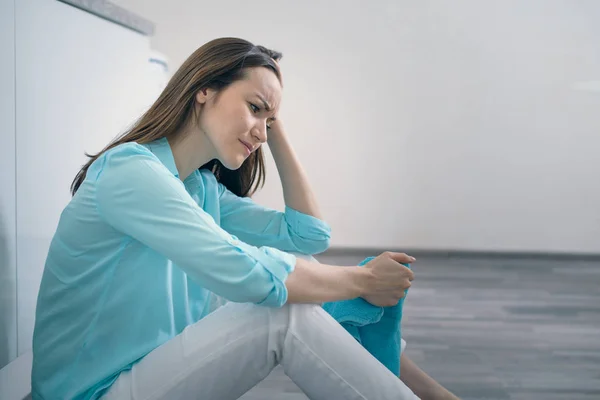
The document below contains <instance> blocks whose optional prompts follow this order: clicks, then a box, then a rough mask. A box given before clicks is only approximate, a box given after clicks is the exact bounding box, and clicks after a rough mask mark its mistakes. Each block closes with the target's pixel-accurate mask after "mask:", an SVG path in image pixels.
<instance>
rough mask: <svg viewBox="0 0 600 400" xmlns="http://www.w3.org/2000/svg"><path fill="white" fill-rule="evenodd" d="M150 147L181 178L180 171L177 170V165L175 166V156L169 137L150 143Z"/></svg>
mask: <svg viewBox="0 0 600 400" xmlns="http://www.w3.org/2000/svg"><path fill="white" fill-rule="evenodd" d="M148 148H149V149H150V151H151V152H152V153H154V155H155V156H156V157H157V158H158V159H159V160H160V162H161V163H163V165H164V166H165V167H167V169H168V170H169V171H171V173H172V174H173V175H175V176H176V177H177V178H179V171H177V167H176V166H175V158H173V152H172V151H171V145H170V144H169V141H168V140H167V138H161V139H158V140H155V141H154V142H151V143H148Z"/></svg>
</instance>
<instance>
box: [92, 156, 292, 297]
mask: <svg viewBox="0 0 600 400" xmlns="http://www.w3.org/2000/svg"><path fill="white" fill-rule="evenodd" d="M96 163H97V166H96V167H95V169H94V170H93V171H92V174H91V175H92V176H91V177H90V179H92V180H93V181H94V182H95V188H96V192H95V193H96V196H95V197H96V201H97V208H98V212H99V213H100V215H101V217H102V218H103V219H104V220H105V221H106V222H107V223H108V224H109V225H110V226H112V227H113V228H114V229H116V230H118V231H120V232H122V233H124V234H125V235H128V236H129V237H131V238H132V239H133V240H137V241H139V242H140V243H142V244H144V245H146V246H148V247H150V248H152V249H153V250H155V251H156V252H158V253H159V254H162V255H163V256H164V257H166V258H168V259H169V260H171V261H172V262H173V263H174V264H175V265H177V266H178V267H179V268H181V269H182V270H184V271H185V272H186V273H187V274H188V276H190V278H191V279H193V280H194V281H196V282H197V283H198V284H199V285H201V286H203V287H205V288H207V289H208V290H210V291H212V292H214V293H216V294H218V295H220V296H222V297H224V298H226V299H228V300H231V301H234V302H253V303H258V304H263V305H266V306H272V307H279V306H282V305H283V304H285V303H286V301H287V289H286V287H285V280H286V278H287V276H288V275H289V273H290V272H292V270H293V269H294V266H295V264H296V257H295V256H294V255H292V254H288V253H286V252H283V251H280V250H277V249H276V248H271V247H267V246H263V247H261V248H258V247H255V246H252V245H249V244H247V243H244V241H243V240H240V239H238V238H237V237H236V236H234V235H231V234H230V233H228V232H226V231H225V230H224V229H222V228H221V227H220V226H219V225H217V223H216V222H215V221H214V219H213V218H212V217H211V216H210V215H209V214H207V213H206V212H205V211H204V210H202V209H201V208H200V207H199V206H198V204H196V202H195V201H194V200H193V199H192V197H191V196H190V195H189V194H188V193H187V192H186V190H185V187H184V185H183V183H182V182H181V181H180V180H179V179H178V178H177V177H175V176H174V175H173V174H171V173H170V172H169V171H168V170H167V169H166V168H165V167H164V166H163V165H162V164H161V163H160V161H159V160H158V159H157V158H156V157H155V156H154V155H153V154H152V153H151V152H149V151H148V150H146V149H145V148H144V147H142V146H139V145H136V144H131V145H126V146H120V147H119V148H117V149H115V150H112V151H110V152H109V153H108V154H105V155H104V156H103V157H102V158H101V159H99V160H97V161H96ZM140 273H143V271H140Z"/></svg>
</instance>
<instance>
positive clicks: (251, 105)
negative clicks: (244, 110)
mask: <svg viewBox="0 0 600 400" xmlns="http://www.w3.org/2000/svg"><path fill="white" fill-rule="evenodd" d="M250 108H251V109H252V112H253V113H254V114H256V113H257V112H259V111H260V108H258V107H256V106H255V105H254V104H252V103H250Z"/></svg>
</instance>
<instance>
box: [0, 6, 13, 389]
mask: <svg viewBox="0 0 600 400" xmlns="http://www.w3.org/2000/svg"><path fill="white" fill-rule="evenodd" d="M0 54H1V55H0V59H1V60H2V62H0V369H2V367H4V366H5V365H6V364H8V363H9V362H11V361H12V360H14V359H15V357H16V356H17V287H16V285H17V281H16V276H17V275H16V274H17V271H16V260H15V258H16V238H15V235H16V229H15V3H14V0H2V1H0ZM0 397H1V396H0Z"/></svg>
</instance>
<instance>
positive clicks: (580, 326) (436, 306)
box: [242, 254, 600, 400]
mask: <svg viewBox="0 0 600 400" xmlns="http://www.w3.org/2000/svg"><path fill="white" fill-rule="evenodd" d="M368 255H370V254H364V255H354V256H343V257H342V256H328V255H324V256H321V257H318V258H319V261H321V262H323V263H327V264H340V265H351V264H356V263H358V262H359V261H361V260H362V258H364V257H366V256H368ZM413 268H414V270H415V274H416V279H415V282H414V284H413V287H412V288H411V290H410V292H409V295H408V297H407V299H406V301H405V306H404V307H405V308H404V319H403V325H402V332H403V335H404V338H405V339H406V341H407V342H408V347H407V349H406V354H407V355H408V356H409V357H410V358H412V359H413V360H414V361H415V362H416V363H417V364H418V365H419V366H420V367H421V368H422V369H424V370H425V371H426V372H428V373H429V374H430V375H431V376H433V377H434V378H435V379H437V380H438V381H439V382H440V383H442V384H443V385H444V386H446V387H447V388H449V389H450V390H451V391H452V392H454V393H455V394H456V395H457V396H459V397H460V398H461V399H463V400H471V399H472V400H475V399H477V400H505V399H513V400H538V399H539V400H592V399H594V400H598V399H600V261H568V260H560V261H555V260H554V261H552V260H551V261H548V260H536V259H505V258H498V257H490V258H483V257H480V258H475V257H463V258H457V257H456V258H447V257H446V258H442V257H430V258H426V257H420V258H419V260H418V262H417V263H415V264H414V266H413ZM306 398H307V397H306V396H305V395H304V394H303V393H302V391H301V390H300V389H299V388H298V387H297V386H296V385H294V383H293V382H291V381H290V380H289V379H288V378H287V377H286V376H285V375H284V374H283V372H282V370H281V368H280V367H278V368H276V369H275V370H274V371H273V372H272V373H271V375H269V377H268V378H267V379H265V380H264V381H263V382H261V383H260V384H259V385H258V386H256V387H255V388H253V389H252V390H251V391H250V392H248V393H246V394H245V395H244V396H243V397H242V399H243V400H259V399H260V400H269V399H273V400H275V399H281V400H292V399H294V400H299V399H306Z"/></svg>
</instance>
